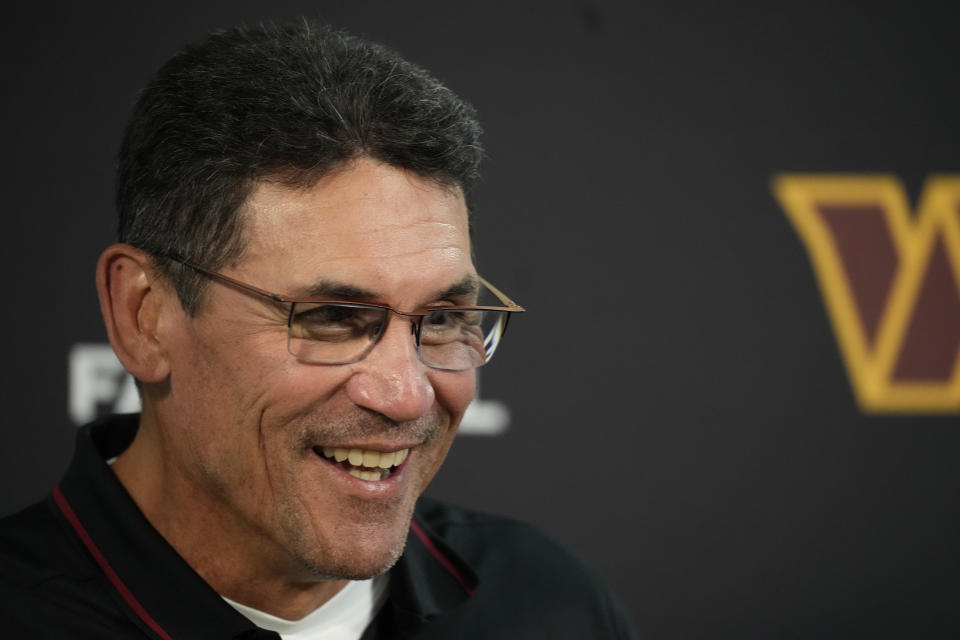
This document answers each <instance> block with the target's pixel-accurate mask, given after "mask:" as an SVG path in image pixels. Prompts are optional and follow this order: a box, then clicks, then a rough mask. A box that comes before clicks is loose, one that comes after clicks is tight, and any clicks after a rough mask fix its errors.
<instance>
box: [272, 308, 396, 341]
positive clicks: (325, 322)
mask: <svg viewBox="0 0 960 640" xmlns="http://www.w3.org/2000/svg"><path fill="white" fill-rule="evenodd" d="M383 315H384V314H383V310H381V309H377V308H371V307H359V306H357V307H355V306H351V305H345V304H322V303H320V304H309V303H307V304H305V303H301V304H298V305H297V307H296V309H295V313H294V315H293V318H292V321H291V324H290V330H291V334H292V335H294V336H296V337H298V338H307V339H310V340H320V341H326V342H338V341H344V340H351V339H355V338H359V337H362V336H367V335H376V333H377V332H379V331H380V330H381V327H382V325H383Z"/></svg>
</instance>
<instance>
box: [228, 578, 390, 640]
mask: <svg viewBox="0 0 960 640" xmlns="http://www.w3.org/2000/svg"><path fill="white" fill-rule="evenodd" d="M389 575H390V574H385V575H382V576H379V577H376V578H373V579H372V580H354V581H351V582H348V583H347V586H345V587H344V588H343V589H341V590H340V591H339V592H338V593H337V595H335V596H333V597H332V598H330V599H329V600H327V601H326V602H325V603H323V605H322V606H320V607H318V608H317V609H314V610H313V611H311V612H310V613H308V614H307V615H306V616H305V617H303V618H300V619H299V620H284V619H283V618H278V617H276V616H272V615H270V614H269V613H264V612H263V611H259V610H257V609H253V608H251V607H248V606H246V605H242V604H240V603H239V602H234V601H233V600H230V599H229V598H223V596H220V597H221V598H223V599H224V600H226V602H227V604H229V605H230V606H231V607H233V608H234V609H236V610H237V611H239V612H240V613H242V614H243V615H244V616H246V617H247V618H248V619H249V620H250V621H251V622H253V623H254V624H255V625H257V626H258V627H260V628H261V629H266V630H268V631H276V632H277V633H279V634H280V637H281V638H283V640H320V639H321V638H322V640H359V639H360V636H361V635H363V630H364V629H366V628H367V625H369V624H370V622H372V621H373V618H374V617H375V616H376V615H377V611H379V610H380V606H381V605H382V604H383V601H384V600H386V598H387V587H388V583H389Z"/></svg>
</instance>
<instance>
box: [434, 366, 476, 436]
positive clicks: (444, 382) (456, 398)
mask: <svg viewBox="0 0 960 640" xmlns="http://www.w3.org/2000/svg"><path fill="white" fill-rule="evenodd" d="M429 377H430V383H431V384H432V385H433V390H434V393H435V394H436V400H437V404H439V405H440V407H441V408H442V409H443V410H444V411H445V412H446V413H447V414H449V416H450V421H451V424H450V426H451V428H453V427H456V426H457V425H459V424H460V418H462V417H463V413H464V412H465V411H466V410H467V405H469V404H470V401H471V400H473V396H474V394H475V393H476V389H477V371H476V369H473V370H470V371H431V372H430V374H429Z"/></svg>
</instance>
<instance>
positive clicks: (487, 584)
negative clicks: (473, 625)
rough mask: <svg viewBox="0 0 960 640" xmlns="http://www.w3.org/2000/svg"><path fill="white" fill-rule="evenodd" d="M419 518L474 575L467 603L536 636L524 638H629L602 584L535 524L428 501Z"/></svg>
mask: <svg viewBox="0 0 960 640" xmlns="http://www.w3.org/2000/svg"><path fill="white" fill-rule="evenodd" d="M417 516H418V518H419V519H420V520H421V521H422V522H423V523H424V524H426V525H427V526H428V527H429V528H430V529H431V531H432V533H433V534H434V535H436V536H437V537H438V538H439V540H440V541H441V542H442V543H443V544H445V545H446V546H447V547H448V548H449V549H450V550H452V551H453V552H454V553H455V554H457V556H459V557H460V558H462V559H463V561H464V562H465V563H466V564H467V565H468V566H469V567H470V568H471V569H472V570H473V572H474V573H475V574H476V576H477V579H478V583H477V590H476V592H475V594H474V597H473V598H472V600H473V603H472V606H474V607H482V608H484V609H486V610H488V611H493V610H496V611H498V613H502V614H504V615H506V616H507V618H508V619H510V620H512V623H513V624H514V625H520V624H523V622H524V621H525V620H526V621H528V622H529V624H531V625H532V627H531V629H536V633H535V634H533V635H529V636H527V637H531V638H534V637H548V635H544V636H541V635H538V634H540V633H543V632H545V631H546V630H547V629H548V628H553V630H554V631H556V632H559V633H562V632H564V630H565V631H566V632H570V631H571V630H574V629H582V630H584V631H583V633H586V635H582V636H580V637H583V638H631V637H633V635H632V631H631V630H630V629H631V624H630V622H629V617H628V616H627V614H626V613H625V611H624V609H623V607H622V605H621V604H620V603H619V601H618V600H617V598H616V597H615V596H614V594H613V593H612V592H611V591H610V589H609V588H608V587H607V585H606V584H605V582H604V581H603V579H602V578H601V577H600V576H599V575H598V574H597V573H596V572H595V571H594V570H593V569H592V568H591V567H589V566H588V565H587V564H585V563H584V562H583V561H582V560H581V559H580V558H578V557H577V556H576V555H575V554H573V553H571V552H570V551H568V550H567V549H565V548H564V547H563V546H562V545H560V544H559V543H557V542H556V541H554V540H553V539H552V538H550V537H549V536H547V535H545V534H543V533H542V532H540V531H539V530H538V529H536V528H535V527H533V526H531V525H529V524H526V523H524V522H520V521H518V520H514V519H510V518H504V517H500V516H495V515H491V514H487V513H481V512H477V511H472V510H469V509H464V508H461V507H456V506H453V505H449V504H446V503H442V502H438V501H434V500H430V499H422V500H421V504H420V505H419V506H418V510H417ZM587 630H589V632H588V631H587ZM528 633H533V632H532V631H529V630H528ZM505 637H507V636H505ZM509 637H513V636H509ZM518 637H519V636H518ZM552 637H565V636H556V635H554V636H552ZM569 637H572V636H569Z"/></svg>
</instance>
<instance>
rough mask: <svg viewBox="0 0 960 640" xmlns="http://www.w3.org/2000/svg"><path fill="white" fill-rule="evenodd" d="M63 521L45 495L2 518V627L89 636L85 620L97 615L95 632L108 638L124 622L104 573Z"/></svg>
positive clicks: (31, 632) (23, 631)
mask: <svg viewBox="0 0 960 640" xmlns="http://www.w3.org/2000/svg"><path fill="white" fill-rule="evenodd" d="M67 526H68V525H67V524H66V523H65V522H64V521H63V520H62V519H61V518H59V517H58V516H57V515H56V513H55V512H54V511H53V508H52V506H51V505H50V503H49V501H48V500H44V501H41V502H38V503H35V504H33V505H31V506H29V507H27V508H26V509H24V510H22V511H20V512H18V513H15V514H13V515H11V516H7V517H5V518H2V519H0V601H2V602H3V603H4V606H3V607H0V626H2V627H3V628H4V630H5V632H10V633H14V632H16V633H14V635H16V634H17V633H19V634H21V635H23V637H28V635H29V636H35V637H47V635H48V634H51V633H53V634H63V635H62V637H76V638H82V637H90V629H91V628H92V627H90V625H89V621H90V620H96V621H97V623H96V625H95V628H96V629H98V631H97V633H99V634H100V637H104V638H106V637H114V636H113V634H112V633H111V631H112V630H113V629H115V628H117V627H122V626H124V624H123V621H122V620H120V619H119V617H118V615H117V613H116V610H115V607H114V606H113V603H112V601H111V599H110V597H109V594H108V593H107V592H106V591H105V590H104V588H103V585H102V582H103V578H102V576H101V575H100V573H99V572H98V571H96V569H95V567H94V566H93V564H92V562H91V560H90V558H89V556H88V555H87V554H86V552H85V551H84V549H83V548H82V546H81V545H80V543H79V541H78V540H77V539H76V536H75V535H73V534H72V533H71V532H70V531H69V530H68V529H67ZM81 612H82V615H80V614H81ZM54 630H55V631H54ZM17 637H20V636H19V635H18V636H17Z"/></svg>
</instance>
